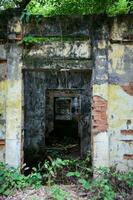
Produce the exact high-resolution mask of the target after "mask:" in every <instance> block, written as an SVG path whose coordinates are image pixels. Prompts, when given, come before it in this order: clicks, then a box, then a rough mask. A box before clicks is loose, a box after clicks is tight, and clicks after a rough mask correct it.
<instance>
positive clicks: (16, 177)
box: [0, 163, 42, 195]
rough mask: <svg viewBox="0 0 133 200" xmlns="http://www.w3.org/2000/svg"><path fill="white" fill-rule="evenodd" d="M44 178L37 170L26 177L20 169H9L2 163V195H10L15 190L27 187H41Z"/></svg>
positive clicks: (0, 172) (0, 184) (0, 180)
mask: <svg viewBox="0 0 133 200" xmlns="http://www.w3.org/2000/svg"><path fill="white" fill-rule="evenodd" d="M41 180H42V177H41V175H40V173H39V172H37V171H36V170H35V169H33V171H32V172H31V174H29V175H28V176H25V175H23V174H21V173H20V170H19V169H16V168H13V167H9V166H8V165H6V164H4V163H0V194H3V195H10V194H12V193H13V192H15V190H20V189H24V188H26V187H33V188H37V187H39V186H41V182H42V181H41Z"/></svg>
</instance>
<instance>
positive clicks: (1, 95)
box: [0, 81, 7, 114]
mask: <svg viewBox="0 0 133 200" xmlns="http://www.w3.org/2000/svg"><path fill="white" fill-rule="evenodd" d="M6 88H7V82H6V81H0V114H2V113H3V112H4V111H5V98H6Z"/></svg>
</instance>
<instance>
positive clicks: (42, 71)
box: [0, 13, 133, 170]
mask: <svg viewBox="0 0 133 200" xmlns="http://www.w3.org/2000/svg"><path fill="white" fill-rule="evenodd" d="M15 15H16V13H15ZM6 16H8V15H6ZM2 18H3V20H4V22H3V23H2V21H1V19H2ZM2 18H0V160H2V161H6V162H8V163H9V164H10V165H14V166H20V163H21V159H22V158H23V156H22V151H23V148H22V146H23V128H24V129H25V133H26V131H27V130H28V131H29V130H30V133H31V132H32V131H31V130H32V128H33V127H35V128H36V129H37V131H35V132H34V131H33V133H31V134H30V135H28V134H26V136H25V137H27V138H25V139H26V141H27V143H25V144H26V145H27V146H28V145H29V146H30V145H31V144H32V143H34V144H35V146H36V145H37V146H39V145H40V146H41V144H42V143H43V138H44V129H45V123H44V121H45V113H43V115H42V112H41V110H43V112H44V107H45V95H44V94H45V89H46V88H47V89H48V88H52V89H57V88H58V89H64V88H65V89H75V88H76V89H79V86H77V85H78V84H79V85H80V89H81V88H82V86H83V87H84V88H85V91H86V92H87V90H88V91H89V95H90V91H91V89H90V87H92V134H91V137H92V152H93V165H94V166H96V167H98V166H114V165H117V169H121V170H129V169H131V168H132V166H133V150H132V143H133V138H132V137H133V57H132V54H133V28H132V23H133V20H132V15H129V16H123V17H122V16H119V17H118V18H110V19H109V18H105V17H100V16H98V18H96V17H94V18H93V17H89V16H88V17H87V16H86V17H81V18H80V17H75V18H74V17H73V18H68V17H57V18H52V19H50V18H45V19H42V20H41V21H40V22H39V23H35V20H34V19H32V20H31V21H30V22H29V23H26V24H22V23H21V22H20V21H19V19H18V17H16V16H15V17H14V16H10V15H9V16H8V17H5V18H4V17H2ZM9 18H10V19H9ZM22 26H23V27H22ZM22 35H26V36H27V35H30V36H41V37H44V38H45V37H46V38H49V37H55V36H58V37H60V39H59V41H57V40H56V41H55V40H53V41H52V40H51V41H50V40H49V41H46V42H42V43H41V44H29V45H28V46H25V45H20V44H18V43H17V41H19V40H21V39H22ZM63 36H68V37H69V39H68V38H67V39H66V40H63ZM70 38H71V39H70ZM22 61H23V63H22ZM22 69H24V79H25V98H27V96H30V98H29V99H28V98H27V99H28V100H27V104H26V105H25V106H26V107H27V111H26V113H25V115H26V116H25V117H27V119H28V120H27V121H26V122H25V126H24V127H23V121H24V120H23V88H22ZM51 69H52V70H51ZM64 69H65V71H66V72H64ZM47 70H48V71H47ZM68 70H70V71H68ZM74 70H75V71H74ZM80 70H81V71H82V72H83V73H84V74H86V70H88V71H90V70H92V82H91V83H90V77H89V80H88V82H87V80H86V79H85V78H84V75H83V76H82V78H81V76H79V75H75V73H77V74H78V73H80ZM51 71H52V72H51ZM76 71H77V72H76ZM26 74H27V78H26ZM66 75H67V78H66ZM62 77H63V79H62ZM86 77H87V78H88V76H86ZM83 79H85V83H83V82H84V81H82V80H83ZM82 83H83V84H82ZM87 84H88V86H87ZM33 88H34V89H33ZM87 95H88V94H87ZM33 98H34V100H35V101H33V100H32V99H33ZM24 108H25V107H24ZM37 113H38V115H37ZM32 117H33V118H34V122H32ZM38 118H39V119H41V120H38ZM32 123H33V124H34V126H31V124H32ZM27 127H28V128H27ZM40 127H41V128H40ZM38 130H39V131H40V132H39V135H38V134H37V133H38ZM37 138H38V139H37ZM31 140H32V142H31ZM43 144H44V143H43Z"/></svg>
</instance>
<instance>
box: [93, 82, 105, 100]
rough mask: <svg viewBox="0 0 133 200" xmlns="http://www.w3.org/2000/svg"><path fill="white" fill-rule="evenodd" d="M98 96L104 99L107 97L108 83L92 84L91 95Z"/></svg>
mask: <svg viewBox="0 0 133 200" xmlns="http://www.w3.org/2000/svg"><path fill="white" fill-rule="evenodd" d="M94 95H96V96H100V97H102V98H104V99H105V100H107V99H108V84H107V83H105V84H101V85H98V84H95V85H93V96H94Z"/></svg>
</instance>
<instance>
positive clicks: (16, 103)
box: [6, 97, 21, 109]
mask: <svg viewBox="0 0 133 200" xmlns="http://www.w3.org/2000/svg"><path fill="white" fill-rule="evenodd" d="M6 106H7V108H13V109H16V108H17V109H19V108H21V99H20V97H18V98H16V99H14V100H10V99H8V100H7V102H6Z"/></svg>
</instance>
